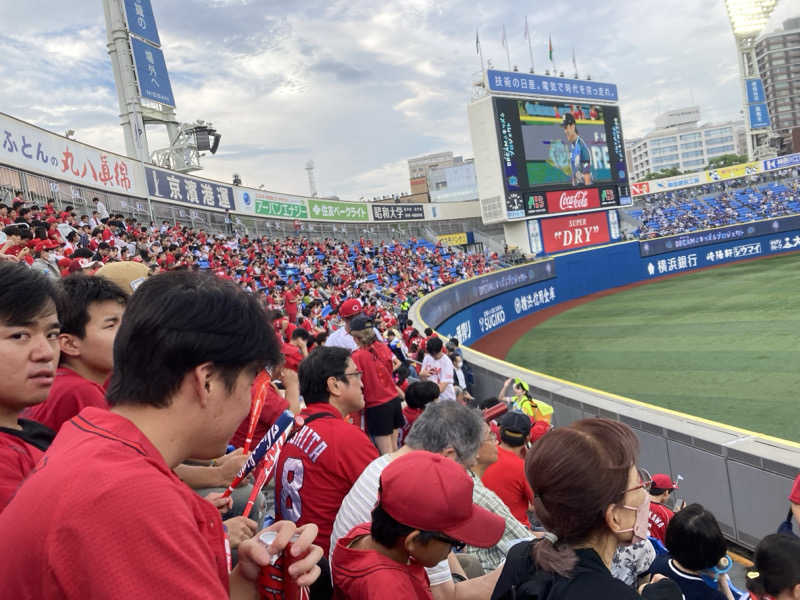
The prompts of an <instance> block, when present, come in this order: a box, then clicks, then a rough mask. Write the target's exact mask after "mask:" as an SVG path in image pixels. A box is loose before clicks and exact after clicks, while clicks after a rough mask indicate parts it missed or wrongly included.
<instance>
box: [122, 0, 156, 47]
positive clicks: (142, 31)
mask: <svg viewBox="0 0 800 600" xmlns="http://www.w3.org/2000/svg"><path fill="white" fill-rule="evenodd" d="M125 18H126V20H127V21H128V31H130V32H131V33H132V34H133V35H135V36H138V37H140V38H142V39H143V40H147V41H148V42H150V43H151V44H154V45H156V46H160V45H161V40H160V39H159V37H158V28H157V27H156V19H155V17H154V16H153V7H152V5H151V4H150V0H125Z"/></svg>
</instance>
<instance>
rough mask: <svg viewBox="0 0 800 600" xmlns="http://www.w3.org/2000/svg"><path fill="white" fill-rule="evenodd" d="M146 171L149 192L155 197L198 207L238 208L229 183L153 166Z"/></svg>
mask: <svg viewBox="0 0 800 600" xmlns="http://www.w3.org/2000/svg"><path fill="white" fill-rule="evenodd" d="M145 172H146V176H147V193H148V194H149V195H150V196H151V197H152V198H154V199H157V200H168V201H172V202H180V203H182V204H188V205H190V206H196V207H197V208H218V209H222V210H226V209H227V210H236V204H235V203H234V200H233V188H232V187H231V186H229V185H223V184H221V183H217V182H216V181H209V180H208V179H200V178H198V177H187V176H185V175H180V174H178V173H175V172H174V171H163V170H161V169H154V168H152V167H145Z"/></svg>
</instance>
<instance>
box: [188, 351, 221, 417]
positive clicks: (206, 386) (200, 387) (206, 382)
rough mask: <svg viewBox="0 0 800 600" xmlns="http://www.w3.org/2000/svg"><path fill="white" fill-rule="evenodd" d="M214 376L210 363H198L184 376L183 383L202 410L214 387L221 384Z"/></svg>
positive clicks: (212, 365)
mask: <svg viewBox="0 0 800 600" xmlns="http://www.w3.org/2000/svg"><path fill="white" fill-rule="evenodd" d="M214 375H215V369H214V363H212V362H210V361H208V362H204V363H200V364H199V365H197V366H196V367H194V368H193V369H192V370H190V371H189V372H188V373H186V375H185V378H184V383H185V384H188V385H189V387H190V389H191V391H192V392H193V395H194V396H195V397H196V398H197V401H198V402H199V403H200V406H202V407H203V408H205V407H206V405H207V404H208V400H209V396H210V395H211V392H212V391H213V389H214V386H218V385H221V384H222V382H221V381H220V380H219V378H217V377H214ZM186 379H188V381H186Z"/></svg>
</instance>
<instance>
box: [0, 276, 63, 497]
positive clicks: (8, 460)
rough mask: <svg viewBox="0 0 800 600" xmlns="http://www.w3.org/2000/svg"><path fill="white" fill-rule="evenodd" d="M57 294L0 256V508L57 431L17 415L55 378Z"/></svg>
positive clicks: (46, 283)
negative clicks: (5, 261)
mask: <svg viewBox="0 0 800 600" xmlns="http://www.w3.org/2000/svg"><path fill="white" fill-rule="evenodd" d="M56 298H57V293H56V290H55V287H54V286H53V284H52V283H51V282H50V281H49V280H48V279H47V277H45V276H44V275H40V274H39V273H35V272H33V271H31V270H30V269H28V267H26V266H25V265H22V264H17V263H4V262H0V381H2V382H3V385H2V386H0V511H2V510H3V509H5V507H6V505H7V504H8V503H9V501H10V500H11V498H12V497H13V495H14V493H15V492H16V490H17V488H18V487H19V485H20V484H21V483H22V480H23V479H24V478H25V477H26V476H27V475H28V473H30V472H31V471H32V470H33V467H34V466H35V465H36V463H37V462H38V461H39V459H40V458H41V457H42V454H43V453H44V451H45V450H47V447H48V446H49V445H50V442H51V441H52V440H53V436H54V435H55V432H53V431H52V430H51V429H48V428H47V427H44V426H43V425H40V424H39V423H35V422H34V421H28V420H26V419H20V418H19V415H20V413H21V412H22V409H23V408H25V407H26V406H31V405H33V404H37V403H39V402H43V401H44V399H45V398H47V393H48V391H49V390H50V386H51V385H52V383H53V376H54V375H55V370H56V365H57V364H58V353H59V347H58V331H59V322H58V315H57V314H56Z"/></svg>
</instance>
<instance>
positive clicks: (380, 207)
mask: <svg viewBox="0 0 800 600" xmlns="http://www.w3.org/2000/svg"><path fill="white" fill-rule="evenodd" d="M372 218H373V219H374V220H375V221H413V220H419V219H424V218H425V207H424V206H422V204H373V205H372Z"/></svg>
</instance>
